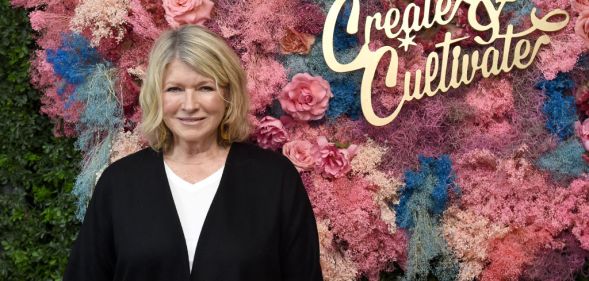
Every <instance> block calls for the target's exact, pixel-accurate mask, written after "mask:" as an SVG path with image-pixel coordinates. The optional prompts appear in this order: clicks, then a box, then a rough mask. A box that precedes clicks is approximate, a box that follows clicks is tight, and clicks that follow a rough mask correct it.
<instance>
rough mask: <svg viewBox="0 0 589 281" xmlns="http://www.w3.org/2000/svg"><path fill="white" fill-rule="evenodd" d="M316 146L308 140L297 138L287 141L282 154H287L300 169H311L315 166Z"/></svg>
mask: <svg viewBox="0 0 589 281" xmlns="http://www.w3.org/2000/svg"><path fill="white" fill-rule="evenodd" d="M313 149H314V146H313V144H311V143H310V142H308V141H304V140H295V141H291V142H287V143H285V144H284V146H283V147H282V154H284V156H286V157H287V158H288V159H289V160H290V161H291V162H292V163H293V164H294V165H295V167H296V168H297V170H299V172H300V171H309V170H311V169H312V168H313V166H315V158H314V157H313V156H314V152H313Z"/></svg>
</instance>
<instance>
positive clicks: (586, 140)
mask: <svg viewBox="0 0 589 281" xmlns="http://www.w3.org/2000/svg"><path fill="white" fill-rule="evenodd" d="M575 131H576V133H577V136H578V137H579V138H580V139H581V143H582V144H583V147H585V150H587V151H589V119H585V121H583V123H582V124H581V122H579V121H577V122H575Z"/></svg>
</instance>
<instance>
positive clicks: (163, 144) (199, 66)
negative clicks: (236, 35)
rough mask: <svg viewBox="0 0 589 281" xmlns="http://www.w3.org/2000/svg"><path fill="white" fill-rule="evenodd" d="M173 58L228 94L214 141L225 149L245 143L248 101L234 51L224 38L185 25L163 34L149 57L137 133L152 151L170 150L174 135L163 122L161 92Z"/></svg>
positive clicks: (239, 65)
mask: <svg viewBox="0 0 589 281" xmlns="http://www.w3.org/2000/svg"><path fill="white" fill-rule="evenodd" d="M174 59H178V60H180V61H182V62H183V63H185V64H187V65H189V66H191V67H192V68H193V69H194V70H195V71H196V72H198V73H199V74H201V75H204V76H207V77H210V78H213V79H214V80H215V83H217V86H218V87H219V88H218V89H219V90H220V91H219V94H221V95H222V93H221V92H222V91H221V89H222V90H223V92H225V93H226V94H227V95H226V97H224V100H225V102H226V110H225V115H224V116H223V119H222V121H221V124H220V125H219V128H218V129H217V142H218V143H219V144H221V145H223V146H227V145H229V144H231V143H232V142H234V141H243V140H245V139H246V138H247V137H248V135H249V132H250V124H249V122H248V118H247V113H248V109H249V99H248V94H247V86H246V82H247V79H246V76H245V72H244V70H243V68H242V67H241V64H240V61H239V58H238V57H237V55H236V54H235V52H234V51H233V50H232V49H231V48H230V47H229V46H228V45H227V44H226V43H225V41H224V40H223V38H221V37H220V36H218V35H216V34H214V33H212V32H210V31H208V30H207V29H205V28H204V27H200V26H197V25H185V26H182V27H181V28H179V29H175V30H168V31H166V32H164V33H163V34H162V35H161V36H160V37H159V38H158V39H157V40H156V42H155V44H154V46H153V48H152V49H151V52H150V54H149V66H148V67H147V71H146V73H145V78H144V80H143V85H142V86H141V94H140V95H139V104H140V106H141V110H142V113H143V114H142V120H141V125H140V130H141V131H142V133H143V134H144V135H145V137H146V138H147V140H148V141H149V145H150V146H151V147H152V148H153V149H155V150H160V149H163V150H164V151H166V150H168V149H170V148H171V146H172V144H173V139H172V138H173V135H172V132H171V131H170V129H168V127H167V126H166V125H165V124H164V122H163V112H162V97H161V96H162V90H163V79H164V73H165V71H166V67H167V66H168V64H169V63H170V62H172V61H173V60H174Z"/></svg>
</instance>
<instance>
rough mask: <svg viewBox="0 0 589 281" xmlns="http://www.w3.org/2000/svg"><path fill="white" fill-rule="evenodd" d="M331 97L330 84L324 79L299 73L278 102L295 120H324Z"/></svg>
mask: <svg viewBox="0 0 589 281" xmlns="http://www.w3.org/2000/svg"><path fill="white" fill-rule="evenodd" d="M331 97H333V94H332V93H331V88H330V87H329V83H328V82H327V81H325V80H324V79H323V78H321V77H320V76H315V77H313V76H311V75H309V74H308V73H298V74H296V75H295V76H294V77H293V78H292V80H291V81H290V83H288V84H287V85H286V86H285V87H284V89H282V92H281V93H280V95H279V96H278V101H279V102H280V105H281V106H282V109H283V110H284V111H285V112H286V113H288V114H289V115H291V116H292V117H293V118H295V119H298V120H303V121H308V120H319V119H321V118H323V116H324V115H325V111H326V110H327V107H328V105H329V99H330V98H331Z"/></svg>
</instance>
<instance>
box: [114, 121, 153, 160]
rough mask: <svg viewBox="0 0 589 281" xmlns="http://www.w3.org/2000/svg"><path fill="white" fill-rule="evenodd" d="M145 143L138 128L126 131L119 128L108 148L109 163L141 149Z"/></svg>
mask: <svg viewBox="0 0 589 281" xmlns="http://www.w3.org/2000/svg"><path fill="white" fill-rule="evenodd" d="M145 144H146V141H145V140H144V139H142V137H141V135H140V134H139V132H138V130H134V131H127V132H125V131H124V130H122V129H121V130H119V132H117V135H116V136H115V138H114V140H113V144H112V147H111V149H110V163H113V162H115V161H117V160H119V159H121V158H123V157H125V156H127V155H130V154H132V153H134V152H137V151H139V150H141V149H142V148H143V147H144V146H145Z"/></svg>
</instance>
